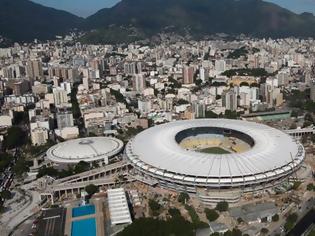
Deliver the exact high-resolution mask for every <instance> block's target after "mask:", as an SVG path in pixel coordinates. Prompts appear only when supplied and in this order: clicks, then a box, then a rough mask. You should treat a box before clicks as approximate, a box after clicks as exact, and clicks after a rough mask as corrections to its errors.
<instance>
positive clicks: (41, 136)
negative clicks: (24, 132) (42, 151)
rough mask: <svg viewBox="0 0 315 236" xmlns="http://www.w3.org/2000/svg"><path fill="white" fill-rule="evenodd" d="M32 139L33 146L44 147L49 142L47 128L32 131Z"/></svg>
mask: <svg viewBox="0 0 315 236" xmlns="http://www.w3.org/2000/svg"><path fill="white" fill-rule="evenodd" d="M31 139H32V144H33V145H38V146H39V145H43V144H45V143H46V142H47V140H48V131H47V129H45V128H41V127H38V128H35V129H33V130H32V131H31Z"/></svg>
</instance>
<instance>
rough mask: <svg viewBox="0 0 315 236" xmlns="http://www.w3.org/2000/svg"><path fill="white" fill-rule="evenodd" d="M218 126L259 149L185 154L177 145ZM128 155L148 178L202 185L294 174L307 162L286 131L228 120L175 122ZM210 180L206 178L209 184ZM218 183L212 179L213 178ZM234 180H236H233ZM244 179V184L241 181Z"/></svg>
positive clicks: (137, 142) (133, 145)
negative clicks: (192, 132) (188, 133)
mask: <svg viewBox="0 0 315 236" xmlns="http://www.w3.org/2000/svg"><path fill="white" fill-rule="evenodd" d="M196 127H218V128H224V129H230V130H236V131H239V132H242V133H244V134H247V135H249V136H250V137H251V138H252V139H253V140H254V145H253V147H252V148H251V149H249V150H248V151H245V152H242V153H232V154H208V153H201V152H195V151H193V150H186V149H184V148H182V147H181V146H180V145H179V144H178V143H177V142H176V140H175V136H176V134H178V133H179V132H180V131H183V130H186V129H190V128H196ZM126 154H127V156H128V158H129V160H130V161H131V162H132V163H133V165H134V166H135V167H136V168H138V169H141V170H143V171H144V172H147V173H154V175H156V176H162V177H168V178H173V179H183V178H184V179H185V180H187V181H189V180H188V178H191V179H192V178H194V179H195V181H197V179H196V178H198V177H200V178H202V179H200V180H198V182H207V183H210V182H211V181H214V182H215V181H216V180H215V179H218V178H219V179H220V180H219V182H221V183H224V181H227V182H228V181H230V182H231V181H233V182H234V183H235V182H238V181H244V178H245V177H246V181H255V180H259V179H263V178H269V177H270V178H271V177H275V176H277V175H278V176H280V175H281V174H285V173H288V172H290V170H292V169H294V168H296V167H297V166H299V165H300V164H301V162H302V161H303V159H304V148H303V146H302V145H300V144H299V143H297V142H295V141H294V140H293V139H292V138H291V137H290V136H289V135H287V134H285V133H284V132H282V131H280V130H277V129H274V128H271V127H269V126H266V125H262V124H258V123H254V122H247V121H240V120H226V119H197V120H188V121H176V122H170V123H167V124H163V125H159V126H155V127H153V128H150V129H147V130H145V131H143V132H141V133H140V134H138V135H137V136H136V137H135V138H134V139H133V140H132V141H130V142H129V143H128V145H127V148H126ZM205 178H206V179H205ZM211 178H213V179H211ZM231 179H233V180H231ZM238 179H239V180H238Z"/></svg>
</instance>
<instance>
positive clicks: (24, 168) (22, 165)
mask: <svg viewBox="0 0 315 236" xmlns="http://www.w3.org/2000/svg"><path fill="white" fill-rule="evenodd" d="M13 171H14V173H15V174H16V175H17V176H18V177H21V176H22V175H23V174H24V173H26V172H28V171H29V166H28V164H27V162H26V161H25V159H24V158H23V157H20V158H19V159H18V160H17V162H16V163H15V165H14V166H13Z"/></svg>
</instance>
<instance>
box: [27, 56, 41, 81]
mask: <svg viewBox="0 0 315 236" xmlns="http://www.w3.org/2000/svg"><path fill="white" fill-rule="evenodd" d="M26 71H27V75H28V77H29V78H30V79H33V80H40V79H41V78H42V77H43V76H44V73H43V67H42V63H41V62H40V61H37V60H34V61H33V60H32V61H28V62H27V64H26Z"/></svg>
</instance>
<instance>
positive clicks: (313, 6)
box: [32, 0, 315, 17]
mask: <svg viewBox="0 0 315 236" xmlns="http://www.w3.org/2000/svg"><path fill="white" fill-rule="evenodd" d="M32 1H34V2H38V3H40V4H43V5H46V6H50V7H54V8H57V9H62V10H66V11H69V12H72V13H74V14H76V15H79V16H83V17H86V16H89V15H91V14H93V13H95V12H96V11H98V10H100V9H102V8H104V7H111V6H113V5H115V3H117V2H119V0H32ZM148 1H150V0H148ZM219 1H220V0H219ZM267 1H269V2H274V3H276V4H278V5H280V6H283V7H285V8H288V9H290V10H292V11H294V12H297V13H301V12H311V13H315V0H267Z"/></svg>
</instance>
